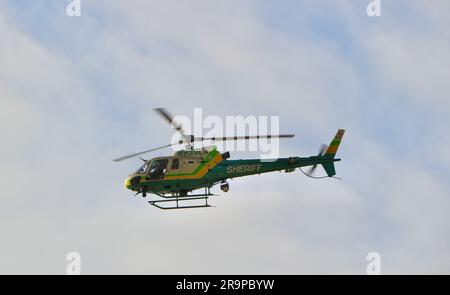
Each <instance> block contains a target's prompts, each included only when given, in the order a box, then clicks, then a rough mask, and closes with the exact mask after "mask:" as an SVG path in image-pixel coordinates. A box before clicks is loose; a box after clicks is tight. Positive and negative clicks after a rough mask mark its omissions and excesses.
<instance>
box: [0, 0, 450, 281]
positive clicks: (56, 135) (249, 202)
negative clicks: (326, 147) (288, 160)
mask: <svg viewBox="0 0 450 295" xmlns="http://www.w3.org/2000/svg"><path fill="white" fill-rule="evenodd" d="M87 5H88V7H84V9H83V16H82V18H81V19H80V20H78V21H77V20H76V19H72V20H71V21H70V22H68V21H67V20H66V19H65V18H64V17H62V16H59V17H60V19H58V20H59V22H58V28H55V27H52V26H51V25H49V24H48V23H46V26H47V27H45V26H44V25H43V26H44V28H43V29H48V30H49V31H52V30H53V31H54V32H55V34H57V33H58V34H59V35H58V36H60V37H61V44H47V43H46V42H45V40H39V39H38V38H36V37H33V34H32V33H29V32H27V31H26V30H25V29H23V28H20V29H19V26H18V25H17V24H16V22H18V20H17V19H14V18H13V17H9V16H6V14H8V10H2V15H1V17H0V32H1V36H2V39H3V40H6V41H7V42H2V43H0V64H2V67H0V95H1V100H0V107H1V109H0V112H1V117H0V123H1V124H0V126H1V127H0V131H1V132H2V135H3V137H2V138H3V143H4V144H2V166H1V168H0V179H1V182H2V183H1V184H2V190H3V191H2V196H1V199H0V200H1V202H2V206H0V211H1V213H2V214H1V217H0V228H1V232H2V235H3V236H2V241H3V242H2V244H1V245H0V249H1V251H0V261H1V263H0V265H1V266H0V272H1V273H64V271H65V266H66V261H65V257H66V253H67V252H70V251H79V252H80V253H81V255H82V259H83V260H82V261H83V262H82V267H83V272H84V273H358V274H362V273H364V271H365V268H366V263H367V262H366V260H365V258H366V255H367V253H368V252H370V251H379V252H380V253H381V255H382V261H383V271H385V272H386V273H410V272H412V273H428V272H433V273H448V272H449V270H450V264H449V261H445V260H442V258H441V257H446V256H448V250H447V249H448V247H447V246H448V243H449V240H448V238H447V236H448V230H449V227H448V225H447V222H446V221H447V220H448V218H447V216H446V212H445V208H447V207H448V202H447V201H446V195H448V192H449V188H448V186H447V185H446V183H445V182H444V180H443V177H440V176H439V175H436V173H435V171H433V170H432V169H430V167H428V166H426V165H425V164H424V162H423V161H421V160H420V159H419V157H418V156H417V155H415V154H411V153H406V154H405V155H399V154H398V153H396V149H398V148H399V147H398V146H396V145H395V144H393V143H392V142H390V141H389V140H387V139H386V138H385V137H379V136H378V135H379V134H382V133H383V131H384V130H380V127H378V128H377V125H376V123H377V122H376V120H378V121H380V122H381V123H384V124H386V125H387V124H388V120H387V119H386V121H385V122H383V119H384V118H382V117H381V118H380V117H377V116H376V115H373V114H372V113H371V112H368V111H367V110H366V109H365V108H364V104H365V103H366V102H367V100H370V99H374V97H373V96H370V97H367V98H365V97H361V95H366V91H365V87H366V86H367V85H368V84H370V83H371V82H367V81H365V80H364V79H365V77H367V75H366V74H367V69H366V68H364V67H367V66H368V67H369V69H370V71H372V74H373V76H374V77H376V78H377V83H378V82H379V83H380V85H381V86H383V89H382V90H380V93H382V94H385V95H386V97H384V98H383V99H380V101H379V103H380V104H381V107H382V108H386V107H389V100H390V99H392V97H393V96H394V95H395V94H397V93H402V94H405V95H410V96H411V98H410V99H409V98H408V100H407V101H408V104H409V103H410V104H411V105H412V107H411V106H410V108H411V109H414V110H416V111H417V112H421V111H422V109H421V107H422V106H423V104H424V103H426V104H427V107H429V108H431V109H432V110H433V111H436V110H437V111H439V109H440V108H443V107H444V106H445V105H446V100H445V95H446V94H447V93H448V86H447V84H446V83H445V78H446V77H447V76H448V68H449V67H448V66H447V67H446V65H447V63H448V52H449V51H448V50H446V48H448V42H447V43H446V42H445V41H443V40H445V39H442V38H441V37H440V36H442V34H443V35H444V36H446V34H447V35H448V29H447V31H446V29H445V28H444V27H443V24H445V22H446V19H447V18H445V17H444V16H443V13H442V12H441V11H442V10H440V9H434V8H429V9H428V8H427V9H423V10H422V9H419V10H418V11H417V13H419V14H421V15H425V16H426V17H428V18H429V19H430V20H432V21H431V24H430V27H429V28H428V29H429V30H430V32H431V33H430V34H427V35H426V37H425V36H423V37H424V39H419V37H420V36H419V35H415V34H411V33H408V32H407V31H406V30H396V31H392V30H393V29H394V28H395V24H397V22H396V20H395V19H391V18H388V19H387V20H385V21H384V22H383V23H382V24H380V26H379V27H377V26H372V30H373V34H371V38H365V35H364V32H363V30H362V29H360V28H358V27H357V26H352V25H350V24H355V23H358V22H359V23H362V21H361V19H362V18H359V17H357V18H355V19H353V20H348V23H349V26H348V27H347V28H346V29H347V30H348V32H349V35H351V36H352V38H354V40H353V41H354V44H353V46H355V47H356V49H358V50H361V52H362V53H361V55H364V54H367V56H370V57H371V59H370V60H368V61H367V64H365V65H360V64H359V63H358V62H357V61H353V60H349V58H348V57H345V56H343V55H342V54H341V53H340V52H339V51H338V50H337V47H339V45H337V44H334V43H333V42H332V41H331V40H330V41H328V40H327V41H323V39H320V40H319V39H316V38H314V36H311V35H308V36H306V35H299V36H295V35H292V34H287V33H285V32H284V31H282V30H280V29H276V28H273V27H271V25H270V23H268V22H265V21H261V18H260V15H259V11H258V10H257V9H253V6H252V5H251V4H249V3H246V4H244V3H242V2H241V1H227V2H221V4H217V3H212V2H211V1H203V2H201V3H197V4H196V5H193V4H192V3H191V2H182V3H180V2H179V1H176V2H175V1H173V2H169V1H167V2H165V3H164V4H161V3H158V2H151V1H146V2H142V1H139V2H138V1H129V2H127V3H124V2H122V1H108V2H98V3H97V4H94V3H88V4H87ZM330 5H331V4H330ZM333 5H334V4H333ZM415 5H416V4H414V5H411V6H412V7H416V6H415ZM322 6H323V5H322ZM325 6H327V5H325ZM343 7H344V8H340V9H336V10H333V9H331V8H332V7H331V8H330V9H331V10H332V11H335V12H336V13H338V15H339V16H348V15H358V14H357V12H358V11H359V10H358V7H355V6H352V5H350V4H349V3H347V4H346V5H345V6H343ZM387 8H389V7H387ZM320 11H321V10H320V9H311V10H310V11H307V12H303V13H305V14H306V13H314V15H315V17H322V16H320ZM91 12H92V13H91ZM361 12H362V13H365V8H364V7H363V8H362V9H361ZM316 14H317V15H316ZM95 15H97V18H96V17H95ZM98 15H101V16H102V18H100V19H99V18H98ZM383 15H388V16H389V13H387V14H385V13H383ZM300 16H302V14H301V13H300V14H299V17H300ZM30 17H31V16H30ZM75 24H79V25H75ZM305 26H306V24H305ZM295 30H302V28H295ZM304 30H306V28H304ZM68 32H70V33H71V34H70V35H66V34H64V33H68ZM313 35H314V34H313ZM68 36H69V37H68ZM71 38H73V40H74V41H73V42H76V44H77V48H75V49H73V50H71V51H70V52H68V50H67V48H68V47H70V46H69V45H71V44H72V43H70V40H72V39H71ZM421 40H425V41H426V42H423V41H421ZM428 52H430V53H432V54H431V55H427V53H428ZM355 58H357V57H355ZM416 60H420V63H417V62H416ZM438 61H441V62H438ZM436 65H437V66H436ZM439 65H441V67H439ZM427 93H431V94H432V95H433V99H432V100H425V99H424V97H425V96H426V94H427ZM428 102H430V104H428ZM159 106H166V107H169V108H170V109H174V111H175V112H177V113H183V114H186V113H187V115H190V113H191V110H192V108H193V107H195V106H203V107H204V108H205V112H210V113H213V114H218V115H225V114H252V113H256V114H269V115H270V114H272V112H275V114H280V115H282V118H281V120H282V122H281V124H282V128H283V126H287V127H291V128H294V130H292V129H291V130H292V131H295V132H296V133H297V135H298V138H299V139H297V140H298V141H294V142H293V143H286V146H285V149H286V150H285V152H287V151H290V152H293V153H294V152H295V153H298V151H299V149H304V150H305V151H306V150H311V148H313V147H315V146H317V145H318V144H317V143H318V142H317V141H318V140H319V139H320V140H326V141H327V140H329V139H330V138H328V137H330V136H331V135H332V134H329V132H332V131H334V129H335V128H337V127H346V128H347V129H348V132H347V134H346V138H345V139H344V142H343V146H342V148H341V151H340V156H341V157H342V158H343V162H341V163H339V164H338V165H337V170H338V173H339V174H340V175H341V176H343V177H344V180H343V181H335V180H330V181H328V180H327V181H320V182H315V181H312V180H310V179H307V178H304V177H303V176H302V175H300V174H298V173H295V174H285V173H282V174H280V173H273V174H270V175H264V176H263V177H262V178H261V177H256V176H255V177H250V178H244V179H236V180H233V181H231V191H230V192H229V193H228V194H227V195H226V196H221V197H218V198H217V199H216V200H213V201H212V202H213V203H215V204H217V205H218V208H215V209H210V210H209V209H207V210H195V211H178V212H162V211H157V210H156V209H154V208H151V207H150V206H149V205H148V204H147V203H146V202H145V201H144V200H142V199H141V198H135V197H132V195H131V194H130V193H129V192H127V191H126V190H125V189H124V188H123V187H122V181H123V178H124V177H125V176H126V174H127V172H129V171H128V170H131V169H132V168H133V166H134V165H135V164H136V162H134V161H130V162H128V163H123V164H116V163H111V162H110V159H111V158H113V157H115V156H117V155H120V153H122V152H123V153H126V152H128V151H130V150H131V149H135V148H136V149H139V148H140V147H142V146H145V145H147V144H149V145H158V143H160V142H164V141H166V140H168V139H169V138H170V133H168V132H169V128H168V127H167V126H165V125H164V123H162V122H160V121H159V118H156V116H153V114H151V111H150V110H151V108H152V107H159ZM397 111H398V112H402V109H398V110H397ZM124 114H125V115H124ZM405 116H406V114H405ZM154 117H155V118H154ZM433 120H434V119H433ZM372 121H374V123H372ZM283 122H284V123H283ZM433 122H434V121H433ZM394 123H396V124H392V126H391V128H392V129H393V132H394V133H400V131H401V130H400V129H401V127H399V126H401V124H398V122H394ZM284 124H286V125H284ZM288 124H289V125H288ZM292 126H294V127H292ZM381 126H385V125H383V124H381ZM330 128H331V130H330ZM436 129H437V130H434V131H433V132H432V133H431V132H430V134H429V135H427V136H425V137H423V136H422V135H420V136H422V138H423V139H424V140H425V141H427V142H428V145H427V148H426V149H425V150H424V154H423V157H426V156H430V157H431V156H432V155H433V151H432V149H431V147H432V146H433V144H435V142H436V138H437V134H441V135H442V134H445V133H446V131H448V127H446V126H444V125H441V126H436ZM373 131H376V132H377V134H372V132H373ZM405 132H406V131H405ZM407 132H408V134H412V135H417V134H416V132H415V131H414V130H408V131H407ZM420 136H418V138H419V140H420V138H421V137H420ZM418 146H420V144H418ZM419 151H420V150H418V152H419ZM421 156H422V155H421ZM433 167H434V166H433ZM419 254H421V255H420V257H418V255H419Z"/></svg>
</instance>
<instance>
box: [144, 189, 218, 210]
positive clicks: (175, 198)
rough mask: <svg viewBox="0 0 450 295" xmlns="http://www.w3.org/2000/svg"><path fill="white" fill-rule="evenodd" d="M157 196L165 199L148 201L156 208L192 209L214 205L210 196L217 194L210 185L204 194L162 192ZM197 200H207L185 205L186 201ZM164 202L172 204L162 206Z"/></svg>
mask: <svg viewBox="0 0 450 295" xmlns="http://www.w3.org/2000/svg"><path fill="white" fill-rule="evenodd" d="M156 195H157V196H159V197H161V198H164V199H165V200H154V201H149V202H148V203H149V204H150V205H152V206H155V207H156V208H159V209H163V210H171V209H190V208H207V207H214V206H211V205H209V204H208V198H209V197H211V196H217V195H214V194H212V193H211V192H210V189H209V187H205V192H204V193H202V194H190V195H188V194H187V195H181V194H180V193H177V194H175V195H171V196H166V195H162V194H156ZM195 200H205V203H204V204H200V205H184V203H185V202H186V201H195ZM162 203H165V204H166V203H168V204H171V205H169V206H161V205H160V204H162Z"/></svg>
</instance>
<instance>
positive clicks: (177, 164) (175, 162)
mask: <svg viewBox="0 0 450 295" xmlns="http://www.w3.org/2000/svg"><path fill="white" fill-rule="evenodd" d="M179 167H180V160H178V159H173V160H172V166H171V167H170V169H172V170H177V169H178V168H179Z"/></svg>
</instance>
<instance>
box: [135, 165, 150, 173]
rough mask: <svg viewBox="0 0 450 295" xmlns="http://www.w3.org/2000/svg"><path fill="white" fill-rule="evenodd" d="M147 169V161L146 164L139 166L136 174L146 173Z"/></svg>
mask: <svg viewBox="0 0 450 295" xmlns="http://www.w3.org/2000/svg"><path fill="white" fill-rule="evenodd" d="M145 170H147V163H145V164H144V165H142V166H141V168H139V169H138V170H137V171H136V172H135V174H142V173H145Z"/></svg>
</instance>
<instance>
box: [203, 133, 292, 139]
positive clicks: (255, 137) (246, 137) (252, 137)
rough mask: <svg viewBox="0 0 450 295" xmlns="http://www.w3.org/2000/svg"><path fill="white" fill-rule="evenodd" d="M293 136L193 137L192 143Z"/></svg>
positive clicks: (287, 136) (287, 135) (289, 135)
mask: <svg viewBox="0 0 450 295" xmlns="http://www.w3.org/2000/svg"><path fill="white" fill-rule="evenodd" d="M294 136H295V135H294V134H279V135H251V136H225V137H195V138H194V141H205V140H212V141H227V140H242V139H244V140H249V139H261V138H291V137H294Z"/></svg>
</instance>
